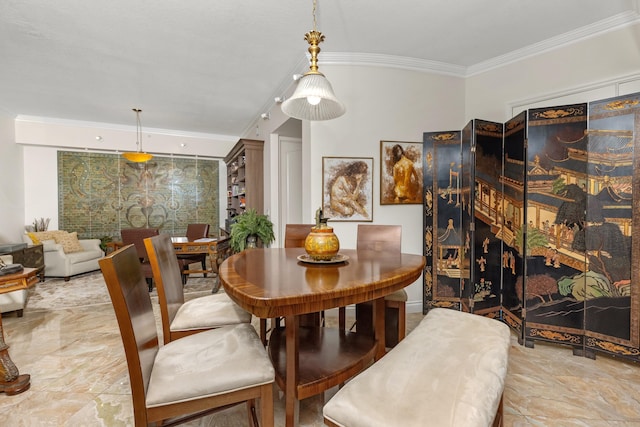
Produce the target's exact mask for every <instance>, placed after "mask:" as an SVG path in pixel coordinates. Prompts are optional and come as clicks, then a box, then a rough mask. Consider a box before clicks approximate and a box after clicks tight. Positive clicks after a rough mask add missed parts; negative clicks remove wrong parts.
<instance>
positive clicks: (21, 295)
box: [0, 255, 29, 317]
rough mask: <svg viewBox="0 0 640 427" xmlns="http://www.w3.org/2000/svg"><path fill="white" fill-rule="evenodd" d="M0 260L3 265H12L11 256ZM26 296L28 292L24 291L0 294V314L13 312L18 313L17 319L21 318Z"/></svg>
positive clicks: (1, 257) (0, 257)
mask: <svg viewBox="0 0 640 427" xmlns="http://www.w3.org/2000/svg"><path fill="white" fill-rule="evenodd" d="M0 259H2V261H4V263H5V264H12V263H13V257H12V256H11V255H2V256H0ZM28 296H29V292H28V291H27V290H26V289H20V290H18V291H13V292H7V293H6V294H0V313H8V312H10V311H15V312H17V313H18V317H22V313H23V310H24V307H25V306H26V305H27V299H28Z"/></svg>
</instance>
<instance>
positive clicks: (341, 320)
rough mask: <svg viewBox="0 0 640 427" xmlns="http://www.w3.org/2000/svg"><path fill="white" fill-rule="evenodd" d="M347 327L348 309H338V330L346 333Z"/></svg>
mask: <svg viewBox="0 0 640 427" xmlns="http://www.w3.org/2000/svg"><path fill="white" fill-rule="evenodd" d="M346 327H347V309H346V308H345V307H339V308H338V329H339V330H340V331H341V332H346Z"/></svg>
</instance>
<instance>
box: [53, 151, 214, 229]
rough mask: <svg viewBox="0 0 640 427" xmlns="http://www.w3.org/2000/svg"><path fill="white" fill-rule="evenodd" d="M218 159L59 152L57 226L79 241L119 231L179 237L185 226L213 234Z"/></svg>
mask: <svg viewBox="0 0 640 427" xmlns="http://www.w3.org/2000/svg"><path fill="white" fill-rule="evenodd" d="M218 172H219V163H218V160H202V159H197V158H195V159H193V158H171V157H154V158H153V159H152V160H151V161H149V162H147V163H131V162H128V161H127V160H125V159H123V158H122V156H119V155H117V154H103V153H80V152H69V151H59V152H58V218H59V219H58V222H59V228H60V229H61V230H70V231H77V232H78V235H79V236H81V237H83V238H101V237H105V236H108V237H112V238H114V239H118V240H119V239H120V230H121V229H122V228H141V227H154V228H155V227H157V228H159V229H160V230H161V231H163V232H167V233H170V234H171V235H174V236H184V235H185V233H186V229H187V224H189V223H208V224H209V225H210V227H211V230H218V219H219V214H218V211H219V197H218V194H219V189H218Z"/></svg>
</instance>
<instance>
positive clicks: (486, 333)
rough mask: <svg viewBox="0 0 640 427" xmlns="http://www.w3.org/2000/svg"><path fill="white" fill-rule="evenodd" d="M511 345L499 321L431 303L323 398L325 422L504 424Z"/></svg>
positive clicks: (406, 426) (352, 426)
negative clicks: (398, 337) (392, 343)
mask: <svg viewBox="0 0 640 427" xmlns="http://www.w3.org/2000/svg"><path fill="white" fill-rule="evenodd" d="M509 345H510V332H509V327H508V326H507V325H505V324H504V323H501V322H499V321H497V320H494V319H489V318H487V317H482V316H478V315H474V314H469V313H463V312H459V311H454V310H449V309H444V308H435V309H432V310H431V311H430V312H429V313H428V314H427V315H426V316H425V318H424V319H423V320H422V321H421V322H420V324H419V325H418V326H417V327H416V328H415V329H414V330H413V331H412V332H411V333H409V334H408V335H407V337H406V338H405V339H404V340H402V341H400V343H398V345H397V346H396V347H394V348H393V349H392V350H391V351H389V352H388V353H387V354H386V355H385V356H384V357H383V358H382V359H380V360H378V361H377V362H375V363H374V364H373V365H371V366H370V367H369V368H368V369H366V370H365V371H363V372H362V373H360V374H359V375H358V376H356V377H354V378H353V379H352V380H351V381H349V382H348V383H347V384H346V385H345V386H344V387H342V388H341V389H340V390H339V391H338V392H337V393H336V394H335V395H334V396H333V397H332V398H331V400H329V402H327V404H326V405H325V406H324V409H323V415H324V422H325V424H326V425H328V426H332V427H334V426H340V427H376V426H380V427H382V426H385V427H388V426H402V427H410V426H420V427H425V426H436V427H446V426H459V427H475V426H478V427H480V426H482V427H486V426H491V425H492V424H493V425H494V426H499V425H502V393H503V390H504V383H505V378H506V376H507V362H508V358H509Z"/></svg>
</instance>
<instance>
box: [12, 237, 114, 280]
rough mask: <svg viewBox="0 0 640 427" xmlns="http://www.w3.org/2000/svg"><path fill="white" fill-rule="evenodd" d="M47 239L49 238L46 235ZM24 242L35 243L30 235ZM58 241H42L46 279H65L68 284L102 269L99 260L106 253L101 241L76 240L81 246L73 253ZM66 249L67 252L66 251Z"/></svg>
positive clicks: (24, 238)
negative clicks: (74, 278) (78, 277)
mask: <svg viewBox="0 0 640 427" xmlns="http://www.w3.org/2000/svg"><path fill="white" fill-rule="evenodd" d="M50 233H52V232H50ZM53 233H55V232H53ZM35 234H39V233H35ZM68 234H75V233H68ZM45 237H49V236H47V235H45ZM23 240H24V242H25V243H29V244H33V243H35V242H33V241H32V239H31V237H29V235H28V234H25V235H24V237H23ZM56 241H61V240H60V239H57V240H54V239H45V240H40V243H42V249H43V251H44V274H45V276H46V277H64V280H65V282H67V281H69V279H70V278H71V276H75V275H77V274H82V273H88V272H90V271H95V270H99V269H100V266H99V265H98V260H99V259H100V258H102V257H103V256H104V252H102V249H101V248H100V239H76V241H77V243H78V244H79V246H78V247H77V249H76V250H74V251H73V252H70V251H69V250H68V248H66V247H63V243H56ZM65 249H67V250H66V251H65Z"/></svg>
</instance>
